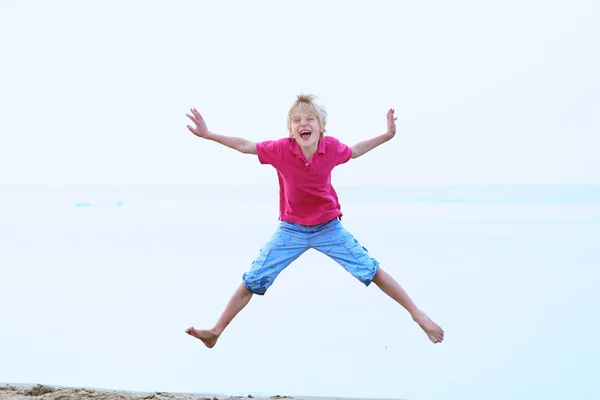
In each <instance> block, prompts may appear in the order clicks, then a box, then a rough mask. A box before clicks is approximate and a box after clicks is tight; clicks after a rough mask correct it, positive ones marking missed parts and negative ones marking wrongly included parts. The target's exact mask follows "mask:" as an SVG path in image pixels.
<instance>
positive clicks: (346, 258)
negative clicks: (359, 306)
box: [310, 220, 444, 343]
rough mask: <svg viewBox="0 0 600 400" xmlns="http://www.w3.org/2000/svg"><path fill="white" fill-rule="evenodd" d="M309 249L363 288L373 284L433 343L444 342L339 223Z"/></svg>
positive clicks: (435, 327) (439, 331)
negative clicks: (329, 261)
mask: <svg viewBox="0 0 600 400" xmlns="http://www.w3.org/2000/svg"><path fill="white" fill-rule="evenodd" d="M310 245H311V247H313V248H314V249H315V250H318V251H320V252H322V253H323V254H326V255H327V256H329V257H331V258H332V259H333V260H335V261H336V262H337V263H338V264H340V265H341V266H342V267H344V269H345V270H346V271H348V272H349V273H351V274H352V275H353V276H354V277H355V278H356V279H358V280H359V281H361V282H362V283H363V284H364V285H365V286H369V285H370V283H371V282H373V283H375V284H376V285H377V286H378V287H379V288H380V289H381V290H382V291H383V292H384V293H385V294H387V295H388V296H390V297H391V298H392V299H394V300H395V301H396V302H397V303H398V304H400V305H401V306H402V307H404V309H406V311H408V312H409V313H410V315H411V317H412V318H413V320H414V321H415V322H417V323H418V324H419V326H420V327H421V328H422V329H423V330H424V331H425V333H426V334H427V336H428V337H429V339H430V340H431V341H432V342H433V343H439V342H441V341H442V340H443V338H444V331H443V330H442V328H440V327H439V326H438V325H437V324H436V323H435V322H433V321H432V320H431V319H429V317H427V315H425V313H423V312H422V311H421V310H419V308H418V307H417V306H416V305H415V303H414V302H413V301H412V299H411V298H410V297H409V296H408V294H407V293H406V291H405V290H404V289H403V288H402V287H401V286H400V285H399V284H398V282H396V280H394V278H393V277H392V276H391V275H389V274H388V273H387V272H385V271H384V270H383V269H382V268H380V267H379V262H378V261H377V260H376V259H374V258H373V257H371V256H370V255H369V252H368V250H367V249H366V248H364V247H363V246H362V245H361V244H360V243H359V242H358V241H357V240H356V239H355V238H354V236H352V234H350V233H349V232H348V231H347V230H346V229H345V228H344V227H343V226H342V224H341V222H340V221H339V220H334V221H332V222H331V223H330V224H328V225H327V226H326V227H325V229H323V230H322V231H320V232H318V233H315V234H314V236H313V237H312V238H311V242H310Z"/></svg>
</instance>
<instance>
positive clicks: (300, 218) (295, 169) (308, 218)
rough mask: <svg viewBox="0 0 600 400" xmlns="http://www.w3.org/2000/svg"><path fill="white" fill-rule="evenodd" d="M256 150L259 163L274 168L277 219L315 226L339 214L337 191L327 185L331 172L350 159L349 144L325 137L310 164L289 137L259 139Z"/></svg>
mask: <svg viewBox="0 0 600 400" xmlns="http://www.w3.org/2000/svg"><path fill="white" fill-rule="evenodd" d="M256 151H257V153H258V160H259V161H260V163H261V164H269V165H272V166H273V167H274V168H275V169H276V170H277V177H278V178H279V219H280V220H281V221H286V222H293V223H296V224H300V225H318V224H321V223H323V222H327V221H330V220H332V219H334V218H337V217H341V215H342V211H341V206H340V203H339V201H338V197H337V193H336V192H335V190H334V188H333V186H332V185H331V171H332V170H333V168H335V167H336V166H338V165H340V164H344V163H345V162H347V161H348V160H350V158H351V157H352V149H351V148H350V147H348V146H346V145H345V144H343V143H341V142H340V141H339V140H338V139H336V138H334V137H331V136H325V137H324V138H323V139H322V140H321V141H320V142H319V147H318V149H317V151H316V153H315V154H314V155H313V158H312V162H310V163H309V162H308V161H307V160H306V157H304V154H302V151H301V150H300V146H299V145H298V143H296V141H295V140H290V139H289V138H283V139H278V140H267V141H264V142H259V143H257V144H256Z"/></svg>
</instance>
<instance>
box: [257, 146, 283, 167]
mask: <svg viewBox="0 0 600 400" xmlns="http://www.w3.org/2000/svg"><path fill="white" fill-rule="evenodd" d="M256 154H257V155H258V161H259V162H260V163H261V164H269V165H273V166H276V165H278V164H279V161H280V160H281V159H282V157H283V152H282V146H281V140H266V141H263V142H258V143H257V144H256Z"/></svg>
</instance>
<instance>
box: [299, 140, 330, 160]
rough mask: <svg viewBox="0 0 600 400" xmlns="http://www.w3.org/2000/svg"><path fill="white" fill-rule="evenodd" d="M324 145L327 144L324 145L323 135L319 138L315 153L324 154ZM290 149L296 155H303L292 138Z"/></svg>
mask: <svg viewBox="0 0 600 400" xmlns="http://www.w3.org/2000/svg"><path fill="white" fill-rule="evenodd" d="M326 147H327V146H326V145H325V137H323V138H322V139H319V146H318V147H317V151H316V153H319V154H325V148H326ZM290 150H291V151H292V153H294V154H295V155H297V156H301V155H303V154H302V150H301V149H300V145H299V144H298V143H297V142H296V141H295V140H294V139H293V138H292V139H290Z"/></svg>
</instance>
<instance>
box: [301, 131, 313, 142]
mask: <svg viewBox="0 0 600 400" xmlns="http://www.w3.org/2000/svg"><path fill="white" fill-rule="evenodd" d="M310 135H311V132H310V131H307V130H304V131H300V137H301V138H302V140H308V139H310Z"/></svg>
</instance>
